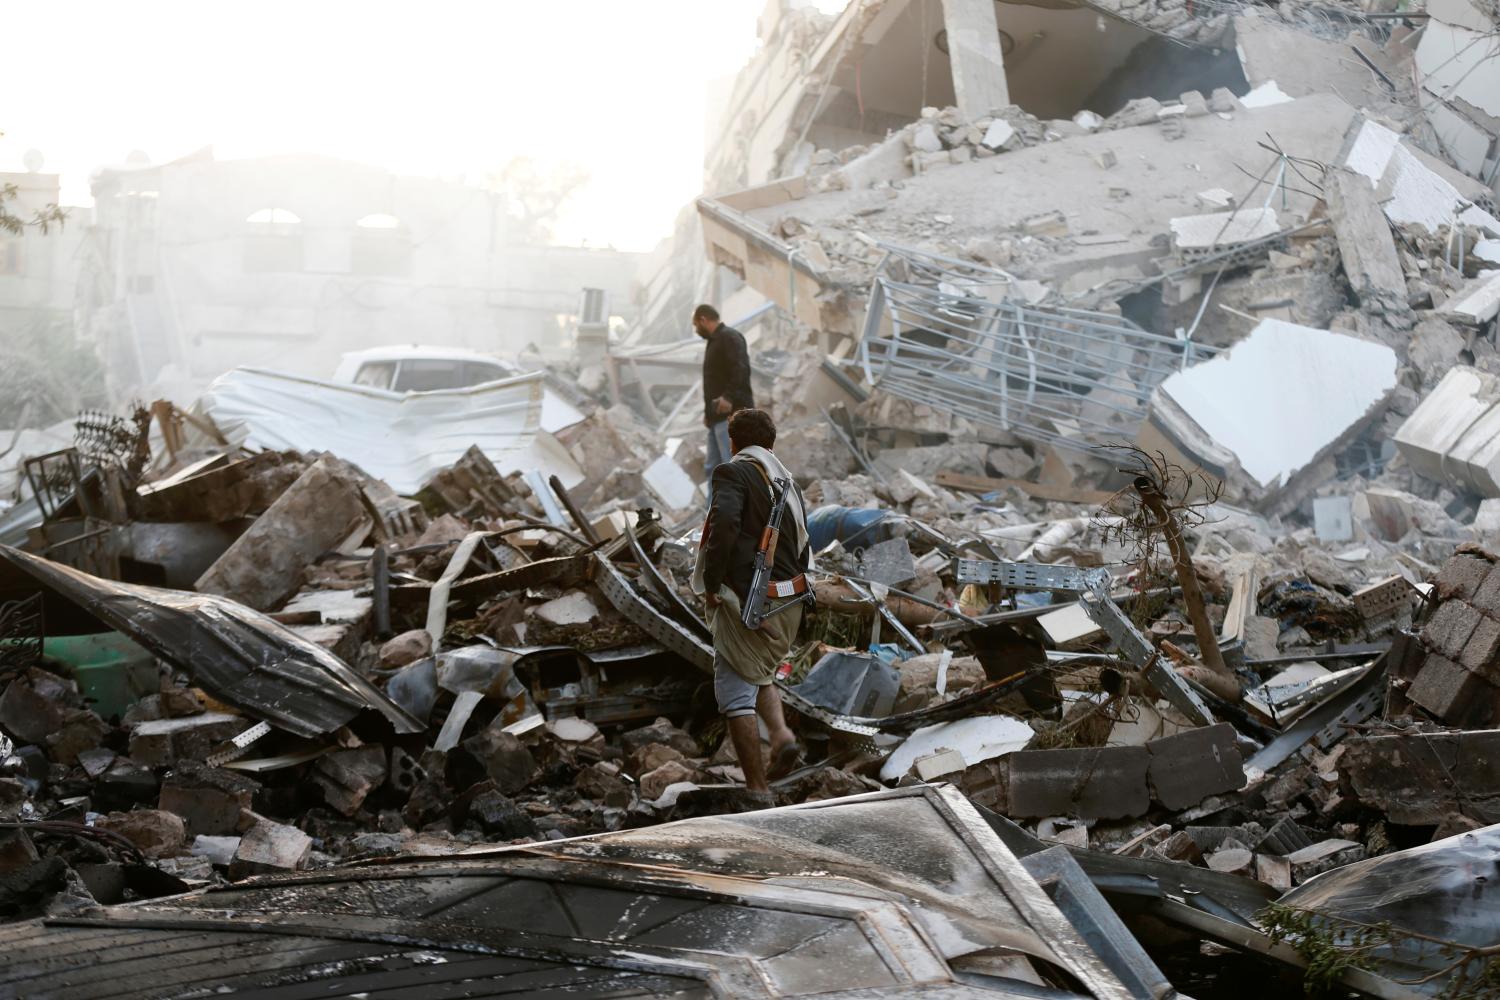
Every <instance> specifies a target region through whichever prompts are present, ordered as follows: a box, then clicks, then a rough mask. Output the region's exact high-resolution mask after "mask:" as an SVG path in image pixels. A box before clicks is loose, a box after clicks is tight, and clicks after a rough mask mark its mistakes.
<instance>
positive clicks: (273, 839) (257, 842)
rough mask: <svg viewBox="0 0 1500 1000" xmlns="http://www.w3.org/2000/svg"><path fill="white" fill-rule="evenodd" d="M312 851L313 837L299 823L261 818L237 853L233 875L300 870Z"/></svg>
mask: <svg viewBox="0 0 1500 1000" xmlns="http://www.w3.org/2000/svg"><path fill="white" fill-rule="evenodd" d="M311 854H312V838H311V837H309V836H308V835H307V834H305V833H303V832H302V831H301V830H299V829H297V828H296V827H295V826H286V825H285V824H282V823H276V822H273V821H272V820H269V819H266V818H264V817H261V818H260V819H259V821H258V822H257V823H256V824H255V825H254V826H252V827H251V828H250V829H249V831H247V832H246V833H245V835H244V836H242V837H241V838H240V845H239V847H238V849H236V850H235V852H234V861H233V862H232V863H231V864H230V866H229V877H230V878H232V879H241V878H244V877H245V876H247V875H260V874H265V873H271V872H287V871H296V870H298V869H300V868H306V867H307V864H308V861H309V859H310V856H311Z"/></svg>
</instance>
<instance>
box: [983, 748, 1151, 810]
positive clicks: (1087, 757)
mask: <svg viewBox="0 0 1500 1000" xmlns="http://www.w3.org/2000/svg"><path fill="white" fill-rule="evenodd" d="M1008 763H1009V765H1010V787H1009V790H1008V803H1009V809H1010V813H1011V815H1013V816H1078V817H1081V818H1084V819H1123V818H1125V817H1127V816H1140V815H1141V814H1143V813H1144V812H1145V811H1146V810H1147V809H1149V808H1150V807H1151V793H1150V790H1149V788H1148V787H1147V782H1146V774H1147V771H1148V769H1149V768H1150V766H1151V754H1150V753H1149V752H1148V751H1147V750H1146V748H1145V747H1091V748H1087V749H1077V750H1074V749H1068V750H1022V751H1020V752H1017V753H1013V754H1010V755H1009V757H1008Z"/></svg>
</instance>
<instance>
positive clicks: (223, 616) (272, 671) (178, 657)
mask: <svg viewBox="0 0 1500 1000" xmlns="http://www.w3.org/2000/svg"><path fill="white" fill-rule="evenodd" d="M0 563H4V564H7V565H8V568H9V570H10V571H11V572H13V573H22V574H25V575H26V576H28V577H30V578H31V579H32V580H33V581H35V583H36V584H38V585H40V586H42V587H44V588H46V589H47V590H50V591H54V592H56V593H57V594H59V595H61V597H62V598H64V599H65V600H67V601H69V602H71V603H73V604H75V605H77V606H78V607H79V608H81V609H82V610H84V611H85V612H87V613H88V614H90V615H93V616H94V617H96V618H98V619H99V620H100V621H101V622H103V623H104V624H105V625H107V626H109V627H110V628H112V629H116V630H118V631H119V632H121V633H123V634H125V635H127V636H129V637H130V638H132V639H134V640H135V641H136V642H137V643H139V644H140V645H141V646H142V647H144V648H145V649H147V650H149V651H150V652H151V653H153V654H154V655H156V656H158V657H160V658H161V659H163V660H165V661H167V662H168V663H170V664H171V665H172V666H174V667H176V668H177V669H179V670H182V671H184V672H186V673H187V674H188V675H189V676H190V677H192V678H193V680H194V681H195V682H197V683H198V684H199V685H201V686H202V687H203V689H204V690H205V691H207V692H208V693H209V694H211V695H213V696H214V697H215V698H217V699H219V700H220V701H222V702H224V703H225V704H228V705H233V706H235V707H236V708H239V709H241V710H242V711H244V713H245V714H246V715H249V716H251V717H252V718H256V719H261V720H263V721H265V722H269V723H270V724H271V725H273V726H276V727H277V728H279V729H284V730H286V731H287V732H289V733H293V734H295V735H297V736H303V737H308V738H311V737H315V736H322V735H326V734H328V733H331V732H333V731H335V730H336V729H338V728H339V727H340V726H343V725H346V724H347V723H349V722H350V721H351V720H352V719H353V718H354V717H355V716H356V715H358V714H359V713H360V712H362V711H365V710H373V711H375V712H378V713H380V714H381V715H383V716H384V717H385V718H386V719H387V720H389V721H390V723H391V725H392V726H394V727H395V729H396V731H397V732H398V733H417V732H421V731H422V730H423V728H425V727H424V726H423V725H422V723H421V722H419V721H418V720H416V719H414V718H412V717H411V716H410V715H408V714H407V713H406V712H405V711H403V710H402V709H401V708H400V707H398V706H397V705H396V704H395V703H394V702H392V701H391V700H390V699H389V698H387V697H386V696H385V695H384V694H382V693H381V692H380V690H379V689H377V688H376V687H375V686H374V685H373V684H371V683H370V682H369V681H367V680H366V679H365V678H364V677H362V676H360V675H359V674H357V673H355V672H354V671H353V670H351V669H350V668H349V667H348V665H347V664H345V663H344V662H343V661H342V660H340V659H339V658H338V657H336V656H334V655H333V654H332V653H330V652H328V651H327V650H326V649H323V648H322V647H320V646H316V645H314V644H312V643H310V642H307V641H306V640H304V639H302V638H301V637H299V636H297V635H296V634H295V633H293V632H292V631H290V630H289V629H287V628H286V627H284V626H282V625H279V624H277V623H276V622H275V621H273V620H271V619H270V618H267V617H266V616H265V615H262V614H260V613H259V612H257V611H253V610H251V609H250V608H247V607H245V606H244V605H243V604H239V603H236V602H235V601H231V600H229V599H227V598H223V597H217V596H215V595H212V594H194V593H190V592H186V591H179V590H162V589H159V588H156V587H145V586H139V585H136V584H128V583H115V582H113V581H110V580H101V579H100V578H98V577H96V576H90V575H89V574H87V573H84V572H81V571H79V570H76V569H73V568H72V567H69V566H63V565H61V564H60V563H55V562H51V561H50V560H47V559H43V558H41V557H40V556H34V555H31V554H30V553H27V552H22V551H20V550H19V549H13V548H10V547H8V546H0Z"/></svg>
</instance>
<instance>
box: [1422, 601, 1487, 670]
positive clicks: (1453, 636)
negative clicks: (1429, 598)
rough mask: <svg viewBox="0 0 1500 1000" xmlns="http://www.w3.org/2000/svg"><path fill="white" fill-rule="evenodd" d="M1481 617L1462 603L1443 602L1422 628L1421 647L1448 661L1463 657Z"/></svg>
mask: <svg viewBox="0 0 1500 1000" xmlns="http://www.w3.org/2000/svg"><path fill="white" fill-rule="evenodd" d="M1481 617H1482V616H1481V615H1480V614H1479V612H1478V611H1475V610H1474V609H1473V608H1471V607H1469V606H1468V605H1467V604H1465V603H1464V602H1463V601H1459V600H1452V601H1446V602H1444V603H1443V604H1442V605H1441V606H1440V607H1439V608H1438V609H1437V611H1436V612H1434V613H1433V616H1432V617H1431V618H1429V619H1428V620H1427V623H1426V624H1425V625H1423V626H1422V645H1423V646H1426V647H1427V648H1428V649H1430V650H1432V651H1433V652H1436V653H1441V654H1442V655H1443V656H1446V657H1447V658H1448V659H1450V660H1456V659H1458V658H1459V657H1460V656H1461V655H1463V651H1464V646H1466V645H1467V644H1468V642H1469V636H1471V635H1473V634H1474V629H1476V628H1477V627H1478V626H1479V620H1480V618H1481Z"/></svg>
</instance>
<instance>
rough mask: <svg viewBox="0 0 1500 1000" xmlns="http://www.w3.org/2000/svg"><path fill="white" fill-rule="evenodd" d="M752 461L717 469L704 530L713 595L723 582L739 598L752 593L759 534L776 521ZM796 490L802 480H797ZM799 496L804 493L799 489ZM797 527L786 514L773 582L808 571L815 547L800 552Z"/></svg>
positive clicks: (707, 581) (706, 573) (707, 583)
mask: <svg viewBox="0 0 1500 1000" xmlns="http://www.w3.org/2000/svg"><path fill="white" fill-rule="evenodd" d="M757 468H758V466H756V465H754V464H753V463H751V462H725V463H723V464H722V465H720V466H719V467H718V468H716V469H714V499H713V505H712V506H710V507H709V509H708V521H707V522H706V524H705V525H704V528H703V552H702V554H701V555H700V556H699V558H701V559H703V560H704V563H703V587H704V590H705V591H706V592H708V593H710V594H716V593H718V591H719V584H721V583H727V584H729V589H730V590H732V591H734V592H735V593H736V594H738V595H739V597H740V602H741V603H744V601H745V600H746V599H747V598H748V597H749V594H750V578H751V577H753V576H754V575H755V553H756V550H758V549H759V548H760V535H761V532H762V531H764V530H765V527H766V522H767V521H769V520H770V519H771V492H770V490H769V489H768V488H767V486H766V480H765V478H764V477H763V476H762V475H761V474H760V473H759V472H758V471H756V470H757ZM792 489H794V490H795V489H797V484H796V483H793V484H792ZM798 495H799V496H800V495H801V492H800V491H798ZM795 536H796V528H795V527H793V524H792V516H791V512H790V511H787V512H786V513H785V514H783V515H782V517H781V539H780V540H779V541H778V542H777V544H776V559H775V561H774V562H772V564H771V579H772V580H777V581H780V580H790V579H792V578H793V577H794V576H796V575H797V574H798V573H802V572H804V571H806V569H807V554H808V553H810V552H811V551H812V550H811V547H810V546H809V547H808V548H807V549H805V550H804V551H803V554H802V556H801V557H799V556H798V555H797V551H796V549H797V541H798V540H797V538H796V537H795Z"/></svg>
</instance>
